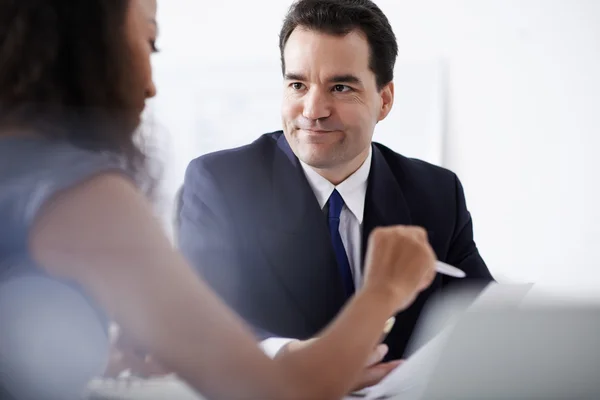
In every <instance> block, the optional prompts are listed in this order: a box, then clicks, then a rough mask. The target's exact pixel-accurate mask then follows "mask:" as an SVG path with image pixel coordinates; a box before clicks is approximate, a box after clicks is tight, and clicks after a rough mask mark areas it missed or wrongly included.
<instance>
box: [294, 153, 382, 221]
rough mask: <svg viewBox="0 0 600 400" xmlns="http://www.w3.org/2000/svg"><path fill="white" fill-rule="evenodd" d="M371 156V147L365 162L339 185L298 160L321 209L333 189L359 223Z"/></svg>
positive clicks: (363, 204) (362, 213)
mask: <svg viewBox="0 0 600 400" xmlns="http://www.w3.org/2000/svg"><path fill="white" fill-rule="evenodd" d="M372 158H373V149H372V148H369V155H368V156H367V159H366V160H365V162H364V163H363V164H362V165H361V166H360V168H359V169H357V170H356V171H355V172H354V173H353V174H352V175H350V176H349V177H348V178H346V180H344V181H343V182H342V183H340V184H339V185H337V186H335V185H333V184H332V183H331V182H329V181H328V180H327V179H325V178H323V177H322V176H321V175H319V174H318V173H317V172H316V171H315V170H314V169H312V168H311V167H310V166H309V165H308V164H305V163H304V162H302V161H301V160H300V165H302V169H303V170H304V174H305V175H306V179H307V180H308V184H309V185H310V187H311V188H312V190H313V192H314V193H315V197H316V198H317V201H318V202H319V206H320V207H321V209H322V208H323V207H325V204H326V203H327V200H329V197H330V196H331V193H333V191H334V189H337V191H338V192H339V193H340V195H341V196H342V199H344V203H345V204H346V207H348V209H349V210H350V212H351V213H352V214H354V216H355V217H356V219H357V220H358V223H359V224H362V221H363V216H364V212H365V197H366V195H367V182H368V179H369V173H370V172H371V159H372Z"/></svg>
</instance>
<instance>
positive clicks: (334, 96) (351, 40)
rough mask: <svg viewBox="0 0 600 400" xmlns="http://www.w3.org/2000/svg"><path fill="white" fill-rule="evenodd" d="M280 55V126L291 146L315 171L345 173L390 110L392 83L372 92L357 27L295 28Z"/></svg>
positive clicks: (358, 161)
mask: <svg viewBox="0 0 600 400" xmlns="http://www.w3.org/2000/svg"><path fill="white" fill-rule="evenodd" d="M283 56H284V61H285V77H284V96H283V106H282V119H283V130H284V133H285V136H286V138H287V140H288V142H289V144H290V146H291V148H292V150H293V151H294V153H295V154H296V156H297V157H298V158H299V159H300V160H302V161H303V162H305V163H306V164H308V165H310V166H311V167H313V168H315V169H317V170H322V171H324V172H332V171H338V172H342V173H343V174H345V175H346V176H347V175H349V174H351V173H352V172H354V170H356V169H357V168H359V167H360V165H361V164H362V163H363V162H364V160H365V158H366V157H367V155H368V153H369V148H370V144H371V139H372V137H373V131H374V128H375V125H376V124H377V122H379V121H381V120H382V119H384V118H385V117H386V116H387V114H388V112H389V110H390V109H391V106H392V103H393V84H392V83H389V84H388V85H386V86H385V87H384V88H382V90H378V88H377V84H376V78H375V74H374V73H373V72H372V71H371V69H370V68H369V59H370V51H369V44H368V42H367V40H366V38H365V36H364V35H363V34H362V33H361V32H360V31H352V32H350V33H349V34H347V35H345V36H333V35H329V34H326V33H321V32H317V31H312V30H308V29H305V28H302V27H298V28H296V29H295V30H294V31H293V32H292V34H291V36H290V37H289V40H288V42H287V44H286V46H285V49H284V54H283ZM334 173H335V172H334ZM346 176H343V177H342V179H345V177H346Z"/></svg>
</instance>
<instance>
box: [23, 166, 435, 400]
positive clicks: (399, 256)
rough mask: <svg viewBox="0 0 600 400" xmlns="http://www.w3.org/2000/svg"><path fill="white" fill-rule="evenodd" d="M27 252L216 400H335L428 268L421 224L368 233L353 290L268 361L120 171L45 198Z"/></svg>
mask: <svg viewBox="0 0 600 400" xmlns="http://www.w3.org/2000/svg"><path fill="white" fill-rule="evenodd" d="M30 247H31V252H32V254H33V256H34V258H35V260H36V261H37V262H38V263H39V264H40V265H41V266H43V267H44V268H45V269H46V270H47V271H48V272H49V273H51V274H54V275H56V276H60V277H63V278H67V279H72V280H74V281H76V282H78V283H79V284H80V285H82V286H83V288H84V289H85V290H87V292H88V293H89V294H90V295H91V296H92V297H93V298H94V299H95V300H96V301H97V302H98V303H99V304H100V305H101V306H102V307H103V308H104V309H105V310H106V311H107V312H108V313H109V314H110V315H111V316H112V317H113V318H114V319H115V320H116V321H117V322H118V323H119V325H120V326H121V328H122V329H123V330H124V331H125V332H126V333H127V334H128V335H129V336H130V337H131V338H132V340H134V341H136V343H137V344H138V345H139V346H141V347H142V348H145V349H147V350H148V352H150V353H151V354H153V355H154V356H156V358H157V360H158V361H159V362H160V363H161V364H163V365H164V366H165V367H166V368H168V369H170V370H172V371H174V372H175V373H177V374H178V375H179V376H180V377H182V378H183V379H184V380H186V381H187V382H188V383H189V384H190V385H191V386H192V387H194V388H196V389H197V390H198V391H200V392H201V393H202V394H203V395H205V396H207V397H208V398H219V399H241V398H248V399H256V398H261V399H335V398H340V397H342V396H343V395H344V394H345V393H347V392H348V391H349V390H350V389H351V388H352V385H353V383H354V382H355V381H356V380H357V378H358V376H359V375H360V373H361V371H362V370H363V368H364V366H365V363H366V362H367V359H368V357H369V355H370V354H371V352H372V350H373V348H374V347H375V346H376V344H377V342H378V340H379V338H380V337H381V331H382V328H383V326H384V323H385V321H386V319H387V318H388V317H390V316H391V315H392V314H394V313H395V312H396V311H398V310H401V309H404V308H406V307H407V306H408V305H409V304H410V303H411V302H412V301H413V300H414V298H415V297H416V295H417V294H418V292H419V291H420V290H422V289H424V288H425V287H427V286H428V285H429V284H430V283H431V280H432V279H433V276H434V275H435V271H434V255H433V252H432V250H431V248H430V247H429V245H428V242H427V238H426V235H425V233H424V232H423V231H422V230H421V229H418V228H401V227H396V228H383V229H377V230H376V231H375V232H374V233H373V235H372V236H371V239H370V243H369V249H368V251H367V261H366V265H367V267H366V270H365V285H364V288H363V290H361V291H360V292H359V293H357V294H356V296H355V297H354V298H353V299H352V300H351V301H350V302H349V304H348V305H347V307H346V308H345V309H344V310H343V312H342V313H341V314H340V316H339V317H338V318H337V319H336V321H335V322H334V323H332V324H331V326H330V327H328V328H327V329H326V330H325V332H323V333H322V335H320V336H321V337H320V339H318V340H315V341H314V342H312V343H310V344H308V345H307V346H305V347H303V348H302V349H300V350H297V351H294V352H290V353H288V354H284V355H283V356H281V357H278V358H277V359H276V360H271V359H269V358H268V357H267V356H265V355H264V354H263V353H262V352H261V351H260V349H259V347H258V346H257V344H256V342H255V339H254V338H253V337H252V335H251V333H250V331H249V330H248V328H247V327H246V326H245V325H244V323H243V322H242V321H241V319H240V318H238V317H237V316H236V315H235V314H234V313H233V312H231V310H230V309H228V308H227V307H226V306H225V305H224V303H222V302H221V301H220V300H219V299H218V298H217V296H216V295H215V294H214V293H213V291H212V290H211V289H210V288H209V287H208V286H207V285H206V284H205V283H204V282H203V281H202V280H201V279H199V278H198V276H197V274H195V273H194V272H193V271H192V269H191V268H190V267H189V266H188V265H187V264H186V261H185V260H184V258H183V257H182V256H181V255H180V254H179V253H178V252H177V251H176V250H175V249H173V247H172V246H171V244H170V242H169V240H168V239H167V237H166V236H165V235H164V233H163V231H162V228H161V226H160V224H159V222H158V221H157V219H156V218H155V217H154V216H153V213H152V209H151V207H150V205H149V204H148V203H147V201H146V200H145V199H144V197H143V196H142V195H141V194H140V193H138V191H137V189H136V188H135V187H134V185H133V184H131V183H130V182H129V181H127V180H126V179H124V178H122V177H121V176H119V175H116V174H115V175H111V174H105V175H99V176H97V177H95V178H93V179H91V180H89V181H87V182H85V183H83V184H80V185H78V186H76V187H74V188H72V189H70V190H67V191H65V192H63V193H61V194H59V195H58V196H56V197H55V198H54V199H53V200H52V201H50V203H49V204H46V205H45V207H44V209H43V210H42V212H41V214H40V215H39V216H38V218H37V219H36V222H35V225H34V228H33V230H32V234H31V237H30ZM349 331H351V332H352V335H347V332H349ZM232 382H234V383H235V384H232Z"/></svg>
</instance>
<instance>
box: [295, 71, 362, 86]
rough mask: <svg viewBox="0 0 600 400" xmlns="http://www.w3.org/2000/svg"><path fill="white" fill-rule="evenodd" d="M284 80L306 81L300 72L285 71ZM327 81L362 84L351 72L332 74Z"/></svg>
mask: <svg viewBox="0 0 600 400" xmlns="http://www.w3.org/2000/svg"><path fill="white" fill-rule="evenodd" d="M285 80H287V81H306V77H305V76H304V75H302V74H297V73H294V72H290V73H286V74H285ZM327 82H328V83H354V84H357V85H362V81H361V80H360V78H358V77H356V76H355V75H352V74H343V75H334V76H332V77H331V78H329V79H328V80H327Z"/></svg>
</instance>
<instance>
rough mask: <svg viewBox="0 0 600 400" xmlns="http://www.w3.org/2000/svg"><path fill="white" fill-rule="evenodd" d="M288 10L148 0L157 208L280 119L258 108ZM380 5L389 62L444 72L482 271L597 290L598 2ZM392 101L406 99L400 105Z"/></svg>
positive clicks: (271, 3) (273, 4)
mask: <svg viewBox="0 0 600 400" xmlns="http://www.w3.org/2000/svg"><path fill="white" fill-rule="evenodd" d="M290 3H291V2H290V1H288V0H254V1H242V0H235V1H228V2H221V3H219V4H216V5H215V4H210V5H206V4H205V3H203V2H197V1H193V0H169V1H168V2H167V1H166V0H163V1H162V2H159V23H160V25H161V30H162V32H161V39H160V40H159V47H160V48H161V50H162V53H161V54H159V55H158V56H156V58H155V70H156V79H157V85H158V89H159V92H160V94H159V96H158V98H157V99H156V101H154V104H153V107H152V113H153V114H154V115H156V118H155V121H154V122H155V124H156V126H158V127H159V128H164V129H159V131H161V132H163V133H164V134H165V135H166V138H167V139H166V140H164V141H161V143H162V145H163V146H164V147H163V149H164V152H163V153H162V156H163V158H164V161H165V162H166V165H167V170H166V174H165V186H164V190H165V194H166V196H167V197H168V196H170V195H172V193H173V192H174V190H176V188H177V187H178V185H179V184H180V183H181V180H182V179H183V171H184V169H185V166H186V165H187V163H188V162H189V160H190V159H192V158H194V157H196V156H198V155H199V154H202V153H204V152H206V151H211V150H216V149H218V148H224V147H230V146H234V145H238V144H243V143H247V142H249V141H251V140H252V139H253V138H255V137H256V136H258V135H259V134H261V133H263V132H265V131H268V130H275V129H278V128H279V115H278V109H276V107H275V105H274V103H273V102H272V100H267V99H272V98H273V97H275V96H277V98H279V96H280V93H279V90H280V89H279V88H278V85H279V84H280V75H279V69H278V68H279V64H278V63H279V53H278V49H277V34H278V31H279V28H280V25H281V20H282V17H283V15H284V13H285V11H286V9H287V7H288V5H289V4H290ZM377 4H379V5H380V7H381V8H382V9H383V11H384V12H385V13H386V14H387V15H388V17H389V19H390V21H391V23H392V26H393V28H394V30H395V32H396V35H397V37H398V41H399V46H400V59H399V65H418V64H419V63H425V64H427V65H432V60H439V59H440V58H441V59H443V60H444V61H445V65H446V69H447V73H446V77H447V84H448V87H447V89H448V91H447V96H446V97H445V99H446V100H447V104H446V105H445V106H446V108H445V111H446V112H445V113H444V114H443V115H442V116H441V119H440V121H442V122H445V124H444V128H445V129H444V130H445V132H446V134H447V136H446V138H445V146H444V148H443V150H444V151H443V158H442V161H443V163H444V165H445V166H446V167H448V168H450V169H452V170H454V171H455V172H457V173H458V174H459V176H460V177H461V179H462V181H463V184H464V186H465V191H466V195H467V201H468V205H469V208H470V210H471V212H472V215H473V218H474V223H475V237H476V241H477V243H478V245H479V247H480V250H481V252H482V254H483V256H484V258H485V259H486V261H487V263H488V264H489V266H490V268H491V270H492V272H493V273H495V274H496V275H497V276H499V277H500V278H502V279H503V278H506V279H509V280H517V281H530V282H538V283H544V284H546V285H550V286H556V285H559V286H563V287H572V284H573V283H574V282H575V281H581V282H583V283H586V284H587V285H596V287H598V285H600V263H599V262H597V261H596V260H595V257H594V256H595V255H596V254H595V245H596V244H598V243H600V228H598V226H599V224H600V212H598V211H596V209H595V207H594V206H595V205H596V204H599V202H598V200H600V184H599V183H598V179H595V175H596V173H595V171H596V170H600V161H599V160H597V159H596V158H595V157H594V156H595V150H596V149H598V148H600V146H599V145H600V138H599V137H598V133H600V120H599V119H598V118H597V117H596V115H598V114H599V113H594V111H595V109H596V108H598V107H599V106H600V73H599V72H598V71H600V24H599V23H598V22H599V21H600V2H598V1H597V0H452V1H448V0H421V1H414V0H386V1H383V0H380V1H377ZM211 68H212V72H211ZM227 68H230V69H227ZM224 77H227V78H224ZM223 79H225V80H226V81H225V82H223ZM439 84H440V85H442V86H444V87H442V89H445V85H444V84H443V82H441V83H439ZM236 87H239V88H240V89H239V92H238V91H237V90H236ZM191 88H194V89H193V90H191ZM424 90H431V88H427V89H424ZM242 93H243V95H242ZM247 93H255V95H250V96H248V94H247ZM398 95H399V96H402V95H403V94H402V93H399V94H398ZM404 95H405V96H406V94H404ZM215 96H216V97H217V98H219V99H220V100H218V101H215V100H213V99H214V98H215ZM227 99H230V100H231V102H230V103H229V102H227V101H228V100H227ZM431 101H437V100H435V99H433V100H431ZM265 104H268V106H265ZM399 104H404V105H406V104H410V101H409V100H407V99H406V97H404V98H403V101H401V102H398V103H397V104H396V106H397V107H400V106H399ZM265 107H266V108H265ZM239 110H243V111H239ZM402 111H403V109H396V110H394V111H393V113H402ZM442 111H444V107H442ZM207 116H208V117H207ZM254 116H260V117H261V118H264V121H258V122H257V119H256V118H253V117H254ZM207 118H208V119H209V120H210V121H213V122H211V123H214V121H218V122H222V124H221V123H219V127H220V128H222V126H221V125H225V126H227V127H230V126H231V129H230V130H231V135H227V134H224V135H221V136H222V140H221V139H219V137H216V136H215V135H214V134H213V135H212V136H211V135H210V133H211V132H212V131H211V129H213V130H214V129H216V128H215V127H214V126H212V127H211V126H210V124H208V125H209V126H207V124H206V121H207ZM431 118H440V115H432V117H431ZM399 123H400V122H399ZM427 123H429V126H431V122H430V121H424V122H423V124H424V126H427ZM248 127H251V129H247V128H248ZM398 127H399V128H400V127H401V126H400V125H398ZM228 129H229V128H228ZM382 129H383V128H382ZM386 129H389V128H386ZM405 130H406V129H405ZM221 132H222V130H221ZM240 132H243V135H242V134H239V133H240ZM207 133H208V134H209V135H208V136H207ZM213 133H214V132H213ZM411 134H413V135H414V131H413V130H412V129H411V132H402V129H399V133H398V135H406V136H407V137H408V136H410V135H411ZM207 137H210V138H212V139H207ZM376 137H377V140H379V141H382V142H383V143H388V142H389V141H393V140H394V139H393V138H392V137H390V136H388V135H383V134H379V133H378V134H377V136H376ZM437 145H439V143H438V144H437ZM397 150H399V151H401V152H402V149H397ZM407 155H409V156H414V155H415V154H410V152H409V154H407Z"/></svg>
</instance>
